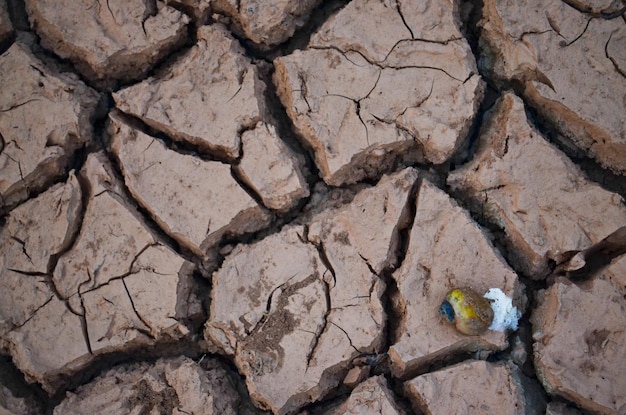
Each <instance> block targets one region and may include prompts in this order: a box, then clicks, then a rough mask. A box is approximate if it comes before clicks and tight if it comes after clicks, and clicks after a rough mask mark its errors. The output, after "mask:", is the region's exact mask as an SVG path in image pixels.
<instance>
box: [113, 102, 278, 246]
mask: <svg viewBox="0 0 626 415" xmlns="http://www.w3.org/2000/svg"><path fill="white" fill-rule="evenodd" d="M108 130H109V135H110V141H111V142H110V148H111V151H112V153H113V155H114V156H115V158H116V159H117V161H118V164H119V166H120V168H121V170H122V173H123V175H124V181H125V183H126V186H127V187H128V189H129V191H130V193H131V194H132V195H133V197H134V198H135V199H136V200H137V202H138V203H139V204H140V205H141V206H142V207H143V208H144V209H146V210H147V211H148V213H149V214H150V215H151V216H152V217H153V218H154V220H155V221H156V222H157V223H158V224H159V225H160V226H161V228H162V229H163V230H164V231H165V232H166V233H168V234H169V235H170V236H171V237H172V238H174V239H175V240H176V241H177V242H178V243H179V244H180V245H181V246H182V247H183V248H185V249H187V250H189V251H190V252H193V253H194V254H196V255H198V256H200V257H201V258H203V257H204V255H205V253H206V250H207V249H208V248H210V247H212V246H214V245H215V244H216V243H217V242H219V241H220V238H221V237H222V236H223V235H224V234H228V235H230V236H239V235H242V234H244V233H246V232H253V231H256V230H259V229H261V228H263V227H265V226H267V224H268V223H269V220H270V219H271V216H270V215H269V212H268V211H267V210H266V209H264V208H263V207H262V206H260V205H259V204H258V203H257V202H256V201H255V200H254V199H253V198H252V197H251V196H250V195H249V194H248V193H247V192H246V191H245V190H244V189H243V188H242V187H241V186H240V185H239V184H238V183H237V181H236V180H235V178H234V177H233V175H232V173H231V166H230V165H228V164H225V163H222V162H219V161H205V160H202V159H201V158H198V157H196V156H194V155H191V154H182V153H179V152H176V151H174V150H172V149H169V148H168V147H166V146H165V144H164V143H163V142H162V141H160V140H159V139H157V138H155V137H152V136H150V135H147V134H145V133H143V132H141V131H140V130H137V129H134V128H132V127H131V126H129V125H128V124H126V123H124V121H123V119H122V118H121V117H120V116H119V114H116V113H111V114H109V127H108Z"/></svg>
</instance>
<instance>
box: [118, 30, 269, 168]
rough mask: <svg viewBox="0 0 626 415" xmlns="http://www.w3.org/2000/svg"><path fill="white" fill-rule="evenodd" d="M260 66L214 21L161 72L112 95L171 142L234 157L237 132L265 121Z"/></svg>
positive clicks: (238, 140)
mask: <svg viewBox="0 0 626 415" xmlns="http://www.w3.org/2000/svg"><path fill="white" fill-rule="evenodd" d="M265 89H266V85H265V83H264V82H263V81H262V80H261V79H260V70H259V67H258V66H257V65H256V64H253V63H252V62H251V61H250V59H249V58H247V57H246V56H245V55H244V50H243V48H242V47H241V45H240V44H239V43H238V42H237V41H236V40H235V39H234V38H233V37H232V36H231V35H230V33H228V32H227V31H226V29H225V28H224V27H223V26H222V25H219V24H214V25H211V26H203V27H201V28H200V29H199V30H198V43H197V44H196V45H195V46H194V47H192V48H191V49H190V50H189V51H188V52H186V53H185V54H184V56H182V57H181V58H179V59H178V60H177V61H176V62H175V64H174V65H173V66H172V67H171V68H169V69H168V70H166V71H164V72H163V73H162V74H161V75H160V76H156V77H153V78H148V79H146V80H145V81H143V82H141V83H139V84H137V85H134V86H132V87H129V88H125V89H122V90H121V91H119V92H116V93H114V94H113V98H114V99H115V103H116V105H117V107H118V108H119V109H121V110H122V111H124V112H126V113H128V114H130V115H133V116H136V117H139V118H140V119H141V120H142V121H143V122H145V123H146V124H148V125H149V126H151V127H153V128H155V129H157V130H159V131H162V132H164V133H166V134H168V136H169V137H171V138H172V139H174V140H176V141H183V142H187V143H191V144H194V145H196V146H198V148H199V150H202V151H205V152H209V153H213V154H217V155H218V156H222V157H225V158H227V159H230V160H233V159H236V158H238V157H239V155H240V152H241V134H242V133H243V132H244V131H245V130H249V129H253V128H254V127H255V126H256V124H257V122H259V121H268V118H269V115H268V113H267V109H266V108H265V100H264V97H263V94H264V92H265Z"/></svg>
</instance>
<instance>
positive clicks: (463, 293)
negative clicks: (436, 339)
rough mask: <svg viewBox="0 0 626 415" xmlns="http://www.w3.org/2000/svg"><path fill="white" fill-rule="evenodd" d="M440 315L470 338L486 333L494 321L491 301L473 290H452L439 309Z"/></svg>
mask: <svg viewBox="0 0 626 415" xmlns="http://www.w3.org/2000/svg"><path fill="white" fill-rule="evenodd" d="M439 314H441V315H442V316H443V317H445V318H446V319H447V320H448V321H449V322H450V323H454V324H455V326H456V329H457V330H458V331H460V332H461V333H463V334H467V335H469V336H474V335H479V334H482V333H484V332H485V331H486V330H487V328H488V327H489V326H490V325H491V322H492V321H493V310H492V309H491V305H490V303H489V300H487V299H486V298H484V297H483V296H482V295H480V294H478V293H477V292H476V291H474V290H472V289H471V288H455V289H453V290H450V292H448V294H446V299H445V300H444V301H443V303H441V306H440V307H439Z"/></svg>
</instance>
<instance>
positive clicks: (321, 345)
mask: <svg viewBox="0 0 626 415" xmlns="http://www.w3.org/2000/svg"><path fill="white" fill-rule="evenodd" d="M416 179H417V173H416V171H415V170H413V169H406V170H404V171H401V172H399V173H396V174H394V175H391V176H385V177H384V178H382V179H381V180H380V182H379V183H378V185H376V186H375V187H371V188H367V189H365V190H363V191H361V192H360V193H359V194H358V195H357V196H356V197H355V198H354V199H353V200H352V202H351V203H349V204H348V205H345V206H343V207H339V208H336V209H330V210H327V211H323V212H321V213H319V214H317V215H315V216H314V217H313V218H312V219H311V220H310V221H309V222H308V223H306V224H303V225H289V226H286V227H284V228H283V229H282V230H281V231H280V232H279V233H276V234H273V235H270V236H268V237H266V238H265V239H263V240H261V241H259V242H256V243H253V244H250V245H239V246H237V247H236V248H235V249H234V250H233V251H232V253H231V254H230V255H229V256H228V257H227V258H226V260H225V261H224V264H223V265H222V268H221V269H220V270H219V271H217V272H216V273H215V274H214V275H213V291H212V297H211V298H212V302H211V313H210V319H209V321H208V322H207V324H206V325H205V337H206V339H207V341H208V342H209V343H210V344H212V345H213V347H215V348H217V349H218V350H220V351H221V352H224V353H226V354H228V355H233V356H234V359H235V363H236V364H237V367H238V368H239V369H240V371H241V373H243V374H244V375H245V377H246V383H247V386H248V389H249V391H250V395H251V397H252V399H253V400H254V401H255V402H256V403H257V404H258V405H259V406H260V407H263V408H266V409H270V410H272V412H274V413H276V414H286V413H293V412H294V411H296V410H297V409H299V408H300V407H302V406H303V405H305V404H307V403H309V402H312V401H317V400H319V399H321V398H323V397H324V396H325V395H326V394H327V393H328V392H329V391H331V390H332V389H334V388H335V387H336V386H337V385H339V384H340V382H341V381H342V379H343V377H344V376H345V374H346V372H347V369H348V368H349V366H350V362H351V360H352V359H353V358H355V357H357V356H359V355H361V354H367V353H375V352H379V351H380V348H381V347H382V345H383V343H384V333H383V329H384V327H385V318H386V317H385V312H384V310H383V306H382V302H381V296H382V295H383V291H384V289H385V284H384V283H383V282H382V280H380V279H379V277H378V275H377V273H379V272H380V271H382V270H383V269H386V268H388V267H391V266H394V265H396V264H395V262H396V260H397V252H396V251H397V249H398V242H399V235H398V232H399V229H401V228H402V227H403V226H404V227H406V226H407V223H408V219H409V218H408V212H409V210H408V206H407V203H408V200H409V199H410V195H411V192H412V189H413V188H414V185H415V181H416Z"/></svg>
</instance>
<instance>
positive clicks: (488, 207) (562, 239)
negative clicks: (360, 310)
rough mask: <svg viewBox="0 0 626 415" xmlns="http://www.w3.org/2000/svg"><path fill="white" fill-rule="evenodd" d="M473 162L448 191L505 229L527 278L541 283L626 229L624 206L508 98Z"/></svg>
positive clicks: (494, 113)
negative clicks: (565, 258) (566, 260)
mask: <svg viewBox="0 0 626 415" xmlns="http://www.w3.org/2000/svg"><path fill="white" fill-rule="evenodd" d="M479 140H480V141H479V145H478V149H477V151H476V153H475V154H474V157H473V159H472V160H471V161H470V162H469V163H467V164H466V165H464V166H462V167H461V168H459V169H458V170H455V171H453V172H451V173H450V175H449V176H448V184H449V185H450V186H451V187H452V189H453V190H454V191H456V192H457V193H458V194H460V195H462V196H463V197H466V198H467V199H468V200H469V201H470V202H471V204H472V205H473V208H474V209H476V210H477V211H478V212H481V214H482V215H483V216H484V217H485V218H486V219H487V220H488V221H490V222H491V223H493V224H495V225H496V226H498V227H499V228H501V229H503V231H504V233H505V234H506V235H505V238H506V241H507V244H508V248H509V254H510V256H511V257H512V259H513V260H514V261H515V262H516V264H517V266H519V268H520V269H521V271H522V272H523V273H524V274H525V275H527V276H530V277H531V278H535V279H539V278H543V277H545V276H546V275H547V274H548V273H549V272H550V266H551V265H550V264H551V261H552V262H556V263H557V264H558V263H559V262H560V261H561V257H562V255H563V254H564V253H566V252H568V251H582V250H584V249H585V248H588V247H590V246H592V245H594V244H595V243H597V242H599V241H601V240H602V239H604V238H605V237H606V236H608V235H609V234H611V233H613V231H615V230H616V229H617V228H619V227H621V226H623V225H624V224H625V223H626V208H625V207H624V201H623V200H622V198H621V197H620V196H619V195H618V194H615V193H611V192H608V191H606V190H604V189H603V188H602V187H600V186H599V185H598V184H596V183H593V182H591V181H589V180H588V179H587V178H586V177H585V175H584V174H583V173H582V172H581V171H580V169H579V168H578V167H577V166H576V165H575V164H574V163H572V161H571V160H570V159H569V158H567V157H566V156H565V154H563V153H562V152H561V151H559V150H558V149H557V148H556V147H554V146H553V145H552V144H550V143H548V142H547V140H546V139H545V138H544V137H543V136H542V135H541V133H539V132H538V131H537V130H536V129H535V128H534V127H533V126H532V125H531V124H530V122H529V120H528V119H527V118H526V113H525V111H524V105H523V103H522V100H521V99H520V98H518V97H516V96H515V95H513V94H511V93H506V94H505V95H503V96H502V97H501V98H500V99H499V101H498V102H497V103H496V105H495V106H494V107H493V108H492V109H491V110H490V114H489V115H487V117H486V121H485V123H484V124H483V127H482V130H481V132H480V137H479Z"/></svg>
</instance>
